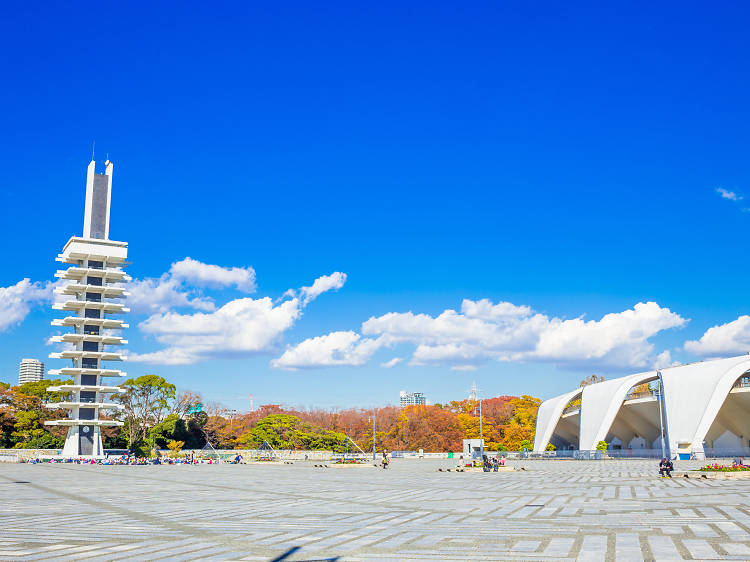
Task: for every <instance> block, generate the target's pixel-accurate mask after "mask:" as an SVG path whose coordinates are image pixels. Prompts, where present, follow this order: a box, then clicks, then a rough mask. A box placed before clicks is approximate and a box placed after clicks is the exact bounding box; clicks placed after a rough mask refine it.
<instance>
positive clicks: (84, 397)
mask: <svg viewBox="0 0 750 562" xmlns="http://www.w3.org/2000/svg"><path fill="white" fill-rule="evenodd" d="M80 401H81V402H86V403H87V404H93V403H94V402H96V392H93V391H91V390H82V391H81V399H80Z"/></svg>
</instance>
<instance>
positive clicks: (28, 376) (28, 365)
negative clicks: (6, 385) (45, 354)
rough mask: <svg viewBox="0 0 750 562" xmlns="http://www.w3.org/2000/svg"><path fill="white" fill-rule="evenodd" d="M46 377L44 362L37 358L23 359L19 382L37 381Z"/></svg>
mask: <svg viewBox="0 0 750 562" xmlns="http://www.w3.org/2000/svg"><path fill="white" fill-rule="evenodd" d="M43 378H44V363H42V362H41V361H38V360H37V359H21V366H20V368H19V369H18V384H19V385H20V384H24V383H27V382H36V381H40V380H42V379H43Z"/></svg>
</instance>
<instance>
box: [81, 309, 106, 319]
mask: <svg viewBox="0 0 750 562" xmlns="http://www.w3.org/2000/svg"><path fill="white" fill-rule="evenodd" d="M83 316H84V318H101V317H102V312H101V310H96V309H93V308H87V309H86V310H85V311H84V313H83Z"/></svg>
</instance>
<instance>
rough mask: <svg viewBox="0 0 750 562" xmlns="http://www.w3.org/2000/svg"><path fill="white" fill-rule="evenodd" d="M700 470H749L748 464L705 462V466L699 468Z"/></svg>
mask: <svg viewBox="0 0 750 562" xmlns="http://www.w3.org/2000/svg"><path fill="white" fill-rule="evenodd" d="M699 470H700V471H701V472H746V471H748V470H750V466H745V465H743V464H730V465H725V464H716V463H714V464H707V465H706V466H704V467H702V468H700V469H699Z"/></svg>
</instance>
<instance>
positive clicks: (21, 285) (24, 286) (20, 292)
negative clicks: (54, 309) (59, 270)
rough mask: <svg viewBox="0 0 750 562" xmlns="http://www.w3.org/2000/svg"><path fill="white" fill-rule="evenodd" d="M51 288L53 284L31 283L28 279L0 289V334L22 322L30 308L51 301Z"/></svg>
mask: <svg viewBox="0 0 750 562" xmlns="http://www.w3.org/2000/svg"><path fill="white" fill-rule="evenodd" d="M53 287H54V283H47V284H42V283H39V282H36V283H32V282H31V280H30V279H21V280H20V281H19V282H18V283H16V284H15V285H11V286H9V287H0V332H4V331H6V330H8V329H10V328H11V327H13V326H16V325H18V324H20V323H21V322H23V321H24V319H25V318H26V316H27V315H28V314H29V312H30V311H31V307H32V306H34V305H36V304H40V303H43V302H49V301H51V300H52V291H53Z"/></svg>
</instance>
